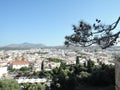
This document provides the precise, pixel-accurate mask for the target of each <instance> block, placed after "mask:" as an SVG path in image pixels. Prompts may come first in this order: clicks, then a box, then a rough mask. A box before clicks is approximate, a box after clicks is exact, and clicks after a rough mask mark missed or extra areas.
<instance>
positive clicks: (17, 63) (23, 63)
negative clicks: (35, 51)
mask: <svg viewBox="0 0 120 90" xmlns="http://www.w3.org/2000/svg"><path fill="white" fill-rule="evenodd" d="M12 64H13V65H25V64H29V61H13V62H12Z"/></svg>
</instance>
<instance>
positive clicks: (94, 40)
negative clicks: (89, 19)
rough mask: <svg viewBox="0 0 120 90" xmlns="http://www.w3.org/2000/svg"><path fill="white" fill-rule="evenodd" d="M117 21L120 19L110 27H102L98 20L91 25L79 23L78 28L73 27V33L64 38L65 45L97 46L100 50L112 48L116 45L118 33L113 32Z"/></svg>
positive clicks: (119, 19)
mask: <svg viewBox="0 0 120 90" xmlns="http://www.w3.org/2000/svg"><path fill="white" fill-rule="evenodd" d="M119 21H120V17H119V18H118V19H117V20H116V21H115V22H114V23H113V24H111V25H104V24H102V23H101V20H98V19H96V23H94V24H93V25H90V24H87V23H85V22H83V21H80V23H79V26H76V25H73V31H74V33H73V34H72V35H70V36H66V37H65V39H66V41H65V45H67V46H69V45H75V46H83V47H87V46H91V45H93V44H97V45H99V46H100V47H101V48H102V49H106V48H108V47H110V46H113V45H114V44H116V43H117V39H118V37H119V34H120V31H118V32H113V31H114V30H115V28H116V27H117V25H118V23H119Z"/></svg>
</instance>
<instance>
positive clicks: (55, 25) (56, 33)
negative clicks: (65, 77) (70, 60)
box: [0, 0, 120, 46]
mask: <svg viewBox="0 0 120 90" xmlns="http://www.w3.org/2000/svg"><path fill="white" fill-rule="evenodd" d="M119 3H120V1H119V0H114V1H113V0H111V1H109V0H106V1H103V0H101V1H96V0H91V1H87V0H84V1H83V0H75V1H73V0H71V1H69V0H60V1H56V0H50V1H49V0H44V1H42V0H36V1H33V0H20V1H18V0H4V1H0V12H1V14H0V31H1V33H0V34H1V35H0V46H5V45H8V44H14V43H15V44H16V43H17V44H20V43H24V42H28V43H42V44H45V45H48V46H58V45H63V44H64V41H65V39H64V37H65V36H66V35H70V34H72V33H73V31H72V25H73V24H75V25H78V23H79V21H80V20H84V21H85V22H88V23H90V24H93V23H94V22H95V19H96V18H98V19H101V20H102V21H103V23H105V24H111V23H113V22H114V21H116V20H117V18H118V17H119V16H120V15H119V8H120V6H119ZM119 27H120V24H119V25H118V27H117V29H116V30H119V29H118V28H119Z"/></svg>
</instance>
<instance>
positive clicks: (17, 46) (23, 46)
mask: <svg viewBox="0 0 120 90" xmlns="http://www.w3.org/2000/svg"><path fill="white" fill-rule="evenodd" d="M43 47H47V46H46V45H44V44H33V43H27V42H25V43H21V44H9V45H6V46H2V47H0V50H9V49H30V48H43Z"/></svg>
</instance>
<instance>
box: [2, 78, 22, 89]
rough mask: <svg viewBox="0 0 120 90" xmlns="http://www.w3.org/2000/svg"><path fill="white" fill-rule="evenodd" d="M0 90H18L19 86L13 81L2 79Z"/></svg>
mask: <svg viewBox="0 0 120 90" xmlns="http://www.w3.org/2000/svg"><path fill="white" fill-rule="evenodd" d="M0 90H20V86H19V84H18V83H17V82H16V81H15V80H13V79H4V80H0Z"/></svg>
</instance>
